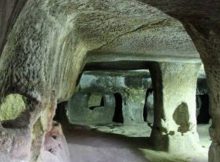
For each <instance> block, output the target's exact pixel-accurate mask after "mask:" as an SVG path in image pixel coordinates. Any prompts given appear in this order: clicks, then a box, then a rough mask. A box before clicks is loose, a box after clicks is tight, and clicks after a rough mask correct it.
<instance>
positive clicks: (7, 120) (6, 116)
mask: <svg viewBox="0 0 220 162" xmlns="http://www.w3.org/2000/svg"><path fill="white" fill-rule="evenodd" d="M29 118H30V114H29V111H27V98H26V97H24V96H22V95H20V94H9V95H7V96H6V97H4V98H2V99H1V101H0V121H1V123H2V126H3V127H5V128H20V127H26V126H28V124H29Z"/></svg>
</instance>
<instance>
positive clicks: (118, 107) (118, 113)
mask: <svg viewBox="0 0 220 162" xmlns="http://www.w3.org/2000/svg"><path fill="white" fill-rule="evenodd" d="M114 96H115V113H114V116H113V122H116V123H123V122H124V118H123V112H122V96H121V94H120V93H115V94H114Z"/></svg>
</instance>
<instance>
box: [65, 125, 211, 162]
mask: <svg viewBox="0 0 220 162" xmlns="http://www.w3.org/2000/svg"><path fill="white" fill-rule="evenodd" d="M208 127H209V126H208V125H199V126H198V131H199V134H200V139H201V145H202V148H201V150H199V151H195V152H194V153H189V154H187V155H181V156H177V155H171V154H167V153H165V152H156V151H153V150H151V149H150V146H148V144H147V138H146V137H147V136H149V135H150V128H149V127H148V126H147V125H146V124H138V125H133V126H120V125H112V124H110V125H105V126H104V125H103V126H102V125H99V126H80V125H72V126H71V128H68V129H65V135H66V138H67V142H68V146H69V150H70V154H71V161H72V162H207V161H208V147H209V145H210V139H209V135H208Z"/></svg>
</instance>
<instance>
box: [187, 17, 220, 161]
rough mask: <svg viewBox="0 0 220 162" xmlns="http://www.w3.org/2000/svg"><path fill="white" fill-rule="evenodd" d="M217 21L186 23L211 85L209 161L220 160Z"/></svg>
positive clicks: (219, 34) (219, 89) (219, 66)
mask: <svg viewBox="0 0 220 162" xmlns="http://www.w3.org/2000/svg"><path fill="white" fill-rule="evenodd" d="M216 22H217V21H214V22H209V21H198V22H197V21H196V22H193V23H192V22H185V23H184V26H185V28H186V30H187V32H188V33H189V35H190V36H191V38H192V40H193V42H194V44H195V46H196V48H197V50H198V52H199V54H200V57H201V59H202V62H203V64H204V68H205V72H206V76H207V84H208V87H209V100H210V110H209V112H210V116H211V118H212V125H211V127H210V129H209V132H210V136H211V139H212V144H211V146H210V149H209V162H219V161H220V31H219V24H218V23H216ZM210 24H212V25H210ZM214 24H215V25H214Z"/></svg>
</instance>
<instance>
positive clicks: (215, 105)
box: [205, 65, 220, 162]
mask: <svg viewBox="0 0 220 162" xmlns="http://www.w3.org/2000/svg"><path fill="white" fill-rule="evenodd" d="M205 68H206V73H207V81H208V85H209V97H210V110H209V112H210V115H211V117H212V125H211V127H210V129H209V133H210V136H211V139H212V144H211V146H210V149H209V162H219V161H220V65H214V66H213V65H206V66H205Z"/></svg>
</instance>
